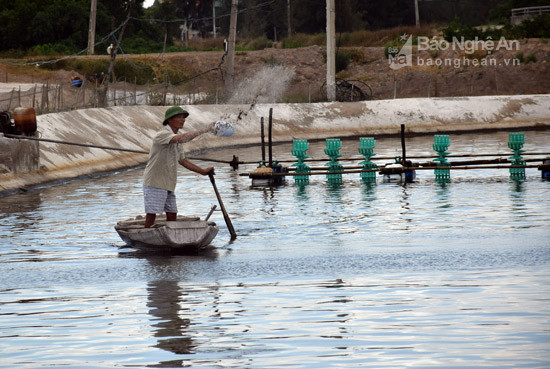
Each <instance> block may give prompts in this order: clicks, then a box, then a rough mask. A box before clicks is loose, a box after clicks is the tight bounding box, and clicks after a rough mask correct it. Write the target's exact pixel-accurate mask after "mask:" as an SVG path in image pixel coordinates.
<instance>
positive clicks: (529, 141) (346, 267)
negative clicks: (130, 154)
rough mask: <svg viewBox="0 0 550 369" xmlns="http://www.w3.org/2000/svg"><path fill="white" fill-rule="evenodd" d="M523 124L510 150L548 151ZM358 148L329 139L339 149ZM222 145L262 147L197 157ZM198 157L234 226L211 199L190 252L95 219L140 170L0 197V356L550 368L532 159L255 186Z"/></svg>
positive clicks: (111, 212)
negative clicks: (517, 178) (146, 241)
mask: <svg viewBox="0 0 550 369" xmlns="http://www.w3.org/2000/svg"><path fill="white" fill-rule="evenodd" d="M525 137H526V145H525V149H526V150H527V151H529V152H534V151H536V152H549V151H550V131H548V130H546V131H527V132H525ZM507 140H508V137H507V133H506V132H502V133H494V132H493V133H487V134H462V135H451V147H450V149H449V151H451V152H453V153H460V154H482V153H496V152H499V153H510V150H509V149H508V148H507ZM432 143H433V137H432V136H421V137H414V138H410V139H408V140H407V153H408V155H434V152H433V150H432V149H431V145H432ZM357 147H358V140H346V141H344V142H343V149H342V153H343V154H344V156H345V157H346V156H349V155H357ZM290 148H291V145H290V144H282V145H276V146H275V147H274V154H275V155H274V157H275V158H276V159H278V160H286V159H291V158H292V156H291V155H290ZM323 148H324V143H322V142H319V143H311V149H310V151H309V152H308V154H310V155H312V156H313V157H319V158H320V157H323V156H324V154H323ZM375 152H376V153H377V154H378V155H379V156H385V155H388V156H393V155H399V154H400V142H399V139H398V138H381V139H377V143H376V149H375ZM233 154H236V155H238V156H239V158H240V159H241V160H245V161H246V160H257V159H259V158H260V155H261V153H260V150H259V149H258V148H245V149H232V150H223V151H215V152H210V153H205V154H203V156H205V157H206V156H208V157H212V158H214V157H215V158H219V159H227V160H230V159H231V156H232V155H233ZM434 157H435V155H434ZM327 161H328V159H327ZM358 161H359V160H358ZM196 162H197V163H198V164H200V165H211V164H210V163H207V162H200V161H196ZM344 164H345V165H350V164H357V162H353V163H351V162H345V163H344ZM215 166H216V171H217V175H216V183H217V187H218V189H219V191H220V194H221V196H222V198H223V200H224V204H225V207H226V208H227V210H228V212H229V214H230V217H231V219H232V222H233V225H234V227H235V230H236V231H237V234H238V238H237V239H236V240H235V241H234V242H232V243H230V242H229V238H230V237H229V233H228V231H227V228H226V226H225V224H224V221H223V217H222V215H221V212H219V211H216V212H215V213H214V215H213V216H212V220H214V221H216V222H217V223H218V225H219V226H220V232H219V234H218V237H217V238H216V239H215V240H214V242H213V248H210V249H209V250H206V251H205V252H203V253H201V254H200V255H195V256H185V255H152V254H145V253H141V252H137V251H135V250H132V249H129V248H124V247H123V245H124V244H123V243H122V241H120V239H119V237H118V235H117V234H116V232H115V231H114V229H113V226H114V224H115V223H116V221H118V220H122V219H126V218H129V217H133V216H135V215H137V214H142V212H143V200H142V192H141V176H142V172H143V168H136V169H132V170H127V171H121V172H118V173H111V174H108V175H105V176H102V177H96V178H87V179H82V180H76V181H71V182H69V183H66V184H64V185H63V186H44V187H42V188H39V189H34V190H30V191H28V192H26V193H22V194H18V195H14V196H9V197H4V198H0V243H1V248H0V338H1V342H2V349H1V351H0V368H14V367H18V368H38V367H65V368H114V367H117V368H121V367H132V368H136V367H193V368H199V367H201V368H203V367H204V368H247V367H248V368H283V367H284V368H360V367H370V368H403V367H411V368H477V367H489V368H548V367H550V333H549V332H550V320H549V317H550V303H549V299H550V284H549V281H550V227H549V226H548V225H549V224H550V198H549V196H548V193H549V189H550V182H544V181H542V180H541V178H540V177H541V175H540V171H538V170H536V169H527V178H526V180H525V181H523V182H514V181H510V180H509V178H508V170H502V169H486V170H470V171H453V172H452V173H451V183H449V184H445V185H441V184H437V183H435V181H434V175H433V172H431V171H419V172H418V177H417V180H416V182H415V183H410V184H406V185H405V184H396V183H388V184H384V183H381V182H380V181H379V182H378V183H377V184H374V185H366V184H362V183H361V182H360V180H359V174H350V175H345V176H344V183H343V184H342V185H341V186H339V187H331V186H328V185H327V184H326V180H325V178H324V177H323V176H315V177H311V182H310V185H308V186H305V187H298V186H295V185H294V184H293V179H292V178H288V179H287V184H286V185H285V186H281V187H277V188H262V187H252V186H251V183H250V179H249V178H247V177H243V176H239V172H246V171H250V170H252V169H253V168H254V165H246V166H241V168H239V171H233V170H232V169H231V168H230V167H229V166H224V165H221V164H215ZM179 181H180V184H179V185H178V188H177V197H178V206H179V208H180V213H181V214H187V215H191V214H195V215H200V216H203V217H204V216H205V215H206V213H207V212H208V210H209V208H210V206H211V205H214V204H216V198H215V195H214V192H213V190H212V187H211V184H210V182H209V180H208V178H207V177H200V176H197V175H195V174H193V173H190V172H187V171H185V170H183V169H182V170H181V173H180V177H179Z"/></svg>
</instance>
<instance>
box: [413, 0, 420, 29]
mask: <svg viewBox="0 0 550 369" xmlns="http://www.w3.org/2000/svg"><path fill="white" fill-rule="evenodd" d="M414 17H415V20H416V26H417V27H420V12H419V11H418V0H414Z"/></svg>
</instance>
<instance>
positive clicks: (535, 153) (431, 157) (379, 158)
mask: <svg viewBox="0 0 550 369" xmlns="http://www.w3.org/2000/svg"><path fill="white" fill-rule="evenodd" d="M510 155H511V153H500V154H478V155H476V154H471V155H470V154H466V155H460V154H455V155H453V154H451V155H448V156H447V158H449V157H453V158H469V157H490V156H510ZM521 155H522V156H531V155H550V153H549V152H525V153H521ZM411 158H415V159H423V158H424V159H434V158H435V155H419V156H408V159H411ZM189 159H192V160H202V161H211V162H214V163H225V164H231V163H232V162H233V161H231V160H221V159H211V158H204V157H198V156H194V157H189ZM394 159H395V157H393V156H379V157H376V158H372V160H373V161H380V160H394ZM327 160H329V159H328V158H321V159H305V160H304V161H309V162H315V161H325V162H326V161H327ZM356 160H365V158H364V157H359V156H357V157H349V158H339V161H356ZM495 160H496V159H495ZM530 160H533V161H536V160H542V159H526V160H525V161H530ZM278 162H279V163H296V160H278ZM239 164H258V161H239Z"/></svg>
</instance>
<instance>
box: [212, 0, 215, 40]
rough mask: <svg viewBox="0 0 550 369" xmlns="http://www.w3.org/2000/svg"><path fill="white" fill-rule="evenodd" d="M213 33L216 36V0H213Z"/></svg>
mask: <svg viewBox="0 0 550 369" xmlns="http://www.w3.org/2000/svg"><path fill="white" fill-rule="evenodd" d="M212 34H213V35H214V38H216V0H212Z"/></svg>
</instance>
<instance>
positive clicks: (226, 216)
mask: <svg viewBox="0 0 550 369" xmlns="http://www.w3.org/2000/svg"><path fill="white" fill-rule="evenodd" d="M208 177H210V182H212V187H214V192H216V197H217V198H218V202H219V203H220V209H222V213H223V219H224V220H225V224H226V225H227V229H229V233H230V234H231V241H233V240H234V239H235V238H237V234H236V233H235V229H233V224H231V219H229V215H228V214H227V211H225V206H223V202H222V198H221V196H220V193H219V192H218V187H216V181H214V174H213V173H212V172H209V173H208Z"/></svg>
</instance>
